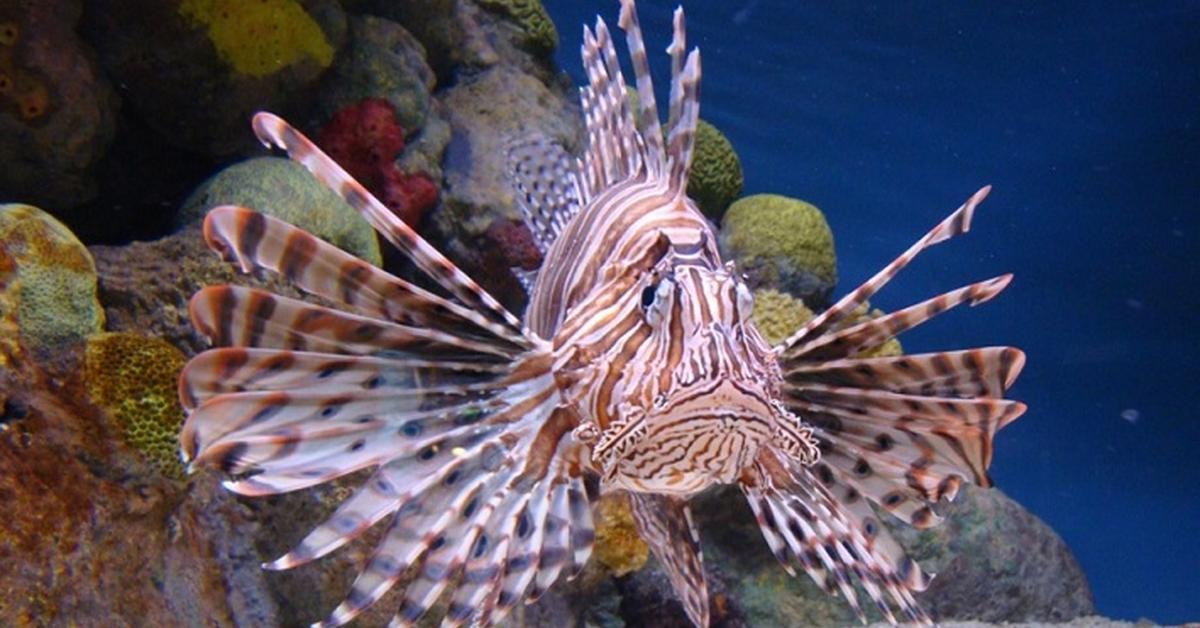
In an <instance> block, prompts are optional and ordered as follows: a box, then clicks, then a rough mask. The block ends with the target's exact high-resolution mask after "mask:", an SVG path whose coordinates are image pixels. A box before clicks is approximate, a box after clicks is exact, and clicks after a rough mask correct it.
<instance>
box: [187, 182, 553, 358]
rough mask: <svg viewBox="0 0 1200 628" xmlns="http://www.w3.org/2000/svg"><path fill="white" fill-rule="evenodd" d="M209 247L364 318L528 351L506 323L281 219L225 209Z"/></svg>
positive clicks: (217, 212) (217, 216)
mask: <svg viewBox="0 0 1200 628" xmlns="http://www.w3.org/2000/svg"><path fill="white" fill-rule="evenodd" d="M204 237H205V240H207V242H208V245H209V247H211V248H212V249H213V250H215V251H217V252H218V253H220V254H221V255H222V257H224V259H225V260H226V261H230V262H235V263H237V264H238V265H239V266H240V267H241V269H242V271H243V272H246V273H252V272H257V271H259V270H260V269H267V270H271V271H273V272H276V273H279V274H281V275H283V276H284V277H287V278H288V279H289V280H291V281H292V282H294V283H295V284H296V286H297V287H299V288H300V289H302V290H304V291H306V292H309V293H311V294H315V295H317V296H320V297H322V298H325V299H328V300H330V301H332V302H335V303H340V304H342V305H345V306H347V307H348V308H351V309H353V310H354V311H355V312H357V313H359V314H362V315H364V316H371V317H374V318H379V319H382V320H386V321H391V322H394V323H401V324H404V325H415V326H423V327H430V328H432V329H437V330H440V331H443V332H446V333H452V334H455V335H458V336H462V337H467V338H477V339H484V340H489V341H492V342H496V343H498V344H500V345H503V346H508V347H510V348H511V349H513V350H515V351H520V350H525V349H528V348H530V346H531V345H530V343H529V342H528V340H526V339H525V337H524V336H523V335H521V334H518V333H515V332H513V331H512V330H511V329H510V328H508V327H506V326H505V325H502V324H499V323H496V322H494V321H492V320H491V319H489V318H488V317H486V316H484V315H482V314H480V313H478V312H476V311H474V310H471V309H468V308H466V307H463V306H462V305H460V304H458V303H456V302H454V301H452V300H449V299H445V298H442V297H440V296H438V295H435V294H433V293H431V292H429V291H427V290H424V289H422V288H419V287H417V286H414V285H413V284H411V283H409V282H407V281H405V280H403V279H400V278H399V277H395V276H393V275H391V274H389V273H387V272H384V271H383V270H380V269H379V268H376V267H374V266H372V265H370V264H368V263H367V262H364V261H363V260H361V259H358V258H357V257H354V256H353V255H350V254H349V253H346V252H345V251H342V250H341V249H339V248H337V247H335V246H332V245H330V244H329V243H327V242H325V241H323V240H321V239H320V238H317V237H315V236H313V235H311V234H309V233H307V232H305V231H303V230H301V229H299V228H297V227H294V226H292V225H290V224H288V223H286V222H283V221H282V220H279V219H277V218H274V217H271V216H267V215H264V214H260V213H258V212H255V211H253V210H250V209H246V208H244V207H236V206H232V205H224V206H221V207H217V208H215V209H213V210H212V211H210V212H209V213H208V215H207V216H206V217H205V219H204Z"/></svg>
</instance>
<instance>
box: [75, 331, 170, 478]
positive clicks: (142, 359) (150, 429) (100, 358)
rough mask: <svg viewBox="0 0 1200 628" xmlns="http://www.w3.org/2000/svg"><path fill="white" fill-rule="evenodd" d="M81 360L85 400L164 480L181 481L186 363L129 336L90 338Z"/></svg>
mask: <svg viewBox="0 0 1200 628" xmlns="http://www.w3.org/2000/svg"><path fill="white" fill-rule="evenodd" d="M85 356H86V357H85V360H84V365H85V366H84V368H85V373H86V374H85V376H84V378H85V382H86V386H87V391H88V398H89V399H91V401H92V403H93V404H95V405H96V406H99V407H100V408H102V409H103V410H104V412H105V413H106V414H107V415H108V416H109V417H110V419H111V420H112V421H113V423H114V424H115V426H116V428H117V431H118V432H119V433H120V437H121V439H122V440H123V441H124V442H125V444H126V445H128V446H130V447H132V448H134V449H136V450H137V451H138V452H140V453H141V454H142V455H143V456H145V457H146V459H147V461H149V462H150V464H151V466H153V467H154V468H155V469H156V470H158V472H160V473H162V474H163V475H166V476H168V477H172V478H176V479H180V478H182V477H183V465H182V464H181V463H180V461H179V428H180V426H181V425H182V422H183V408H182V407H181V406H180V404H179V393H178V382H179V372H180V371H181V370H183V365H184V362H185V361H186V360H187V358H185V357H184V355H183V353H182V352H181V351H180V350H179V349H177V348H175V347H174V346H173V345H170V344H168V343H167V342H165V341H163V340H160V339H158V338H152V337H149V336H143V335H141V334H136V333H131V332H120V333H103V334H96V335H94V336H91V337H89V338H88V341H87V349H86V352H85Z"/></svg>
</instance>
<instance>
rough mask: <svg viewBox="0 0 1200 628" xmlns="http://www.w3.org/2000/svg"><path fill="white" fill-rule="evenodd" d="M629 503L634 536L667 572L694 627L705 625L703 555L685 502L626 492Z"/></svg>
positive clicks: (705, 591) (706, 589) (706, 600)
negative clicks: (636, 532) (647, 547)
mask: <svg viewBox="0 0 1200 628" xmlns="http://www.w3.org/2000/svg"><path fill="white" fill-rule="evenodd" d="M629 504H630V507H631V510H632V513H633V521H634V523H635V524H636V525H637V530H638V535H640V536H641V537H642V540H644V541H646V545H648V546H649V547H650V550H651V551H652V552H654V557H655V558H657V559H658V563H659V565H661V566H662V568H663V571H665V572H667V577H668V578H669V579H670V580H671V586H672V587H673V588H674V589H675V595H677V596H678V597H679V602H680V604H682V605H683V609H684V611H685V612H686V613H687V616H688V618H689V619H691V620H692V623H693V624H695V625H696V626H699V627H700V628H707V627H708V624H709V609H708V584H707V582H706V580H705V578H704V556H703V552H701V551H700V535H699V533H697V531H696V525H695V523H693V521H692V512H691V510H690V509H689V508H688V505H687V502H686V501H684V500H682V499H678V498H674V497H670V496H666V495H657V494H653V493H629Z"/></svg>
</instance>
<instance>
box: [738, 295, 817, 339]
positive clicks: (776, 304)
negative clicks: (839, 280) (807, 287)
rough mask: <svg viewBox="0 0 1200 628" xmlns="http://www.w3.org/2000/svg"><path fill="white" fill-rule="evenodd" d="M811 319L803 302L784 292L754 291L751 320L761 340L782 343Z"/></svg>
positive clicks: (809, 312) (810, 311) (808, 310)
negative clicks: (760, 334)
mask: <svg viewBox="0 0 1200 628" xmlns="http://www.w3.org/2000/svg"><path fill="white" fill-rule="evenodd" d="M812 317H813V313H812V310H810V309H808V308H807V307H805V305H804V301H801V300H800V299H797V298H795V297H793V296H792V295H790V294H787V293H785V292H780V291H778V290H771V289H770V288H762V289H759V290H755V291H754V313H753V314H752V315H751V318H752V319H753V320H754V325H755V326H756V327H758V331H760V332H762V335H763V338H766V339H767V342H769V343H771V344H773V345H774V344H778V343H780V342H783V340H784V339H786V338H787V337H788V336H790V335H792V334H794V333H796V330H797V329H800V327H801V326H802V325H804V324H805V323H807V322H808V321H809V319H811V318H812Z"/></svg>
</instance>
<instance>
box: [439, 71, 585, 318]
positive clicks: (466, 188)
mask: <svg viewBox="0 0 1200 628" xmlns="http://www.w3.org/2000/svg"><path fill="white" fill-rule="evenodd" d="M439 101H440V102H441V104H442V107H443V111H444V112H445V114H446V117H447V120H448V121H449V122H450V127H451V129H452V130H453V136H452V138H451V140H450V144H449V146H447V148H446V157H445V160H444V162H443V164H442V168H443V172H444V184H445V186H444V190H445V191H444V193H443V195H442V203H441V206H440V207H439V208H438V209H437V210H436V211H434V212H433V214H432V215H431V216H430V218H431V220H430V221H429V222H431V223H432V225H431V226H432V228H433V231H434V234H435V235H436V236H437V237H438V239H440V241H442V242H444V243H445V247H446V250H447V252H448V253H449V254H450V255H452V256H454V257H455V258H456V261H457V262H459V263H461V264H462V265H463V266H464V268H465V269H466V270H467V272H468V273H471V274H472V276H473V277H475V279H477V280H479V281H481V282H482V283H483V285H484V286H485V287H486V288H488V289H489V290H492V291H493V294H495V295H497V296H498V297H499V298H500V299H501V300H502V301H504V302H505V305H507V306H508V307H510V308H514V309H515V310H517V311H519V309H520V306H521V304H522V303H523V300H524V291H523V290H521V288H520V286H519V284H517V283H516V280H515V279H514V278H513V276H512V273H511V272H509V270H508V269H507V268H506V267H505V261H504V260H503V259H502V258H500V257H494V258H493V257H486V255H485V254H486V253H487V251H488V250H489V248H495V247H488V246H486V245H487V244H488V243H489V242H490V241H489V240H488V239H487V236H486V234H487V231H488V229H489V228H490V227H491V226H492V224H493V221H495V220H496V219H497V218H501V219H508V220H517V221H522V220H523V217H522V216H521V214H520V212H519V210H518V209H517V207H516V201H515V198H514V196H513V191H512V188H511V187H510V184H509V181H508V175H507V168H508V165H507V163H506V160H505V154H506V151H505V149H506V147H507V145H508V143H509V142H511V141H512V140H513V139H515V138H518V137H521V136H523V135H527V134H529V133H531V132H534V131H537V132H539V133H542V134H543V135H545V136H547V137H549V138H552V139H555V140H557V141H559V142H560V143H562V144H563V145H564V146H567V147H568V148H569V147H573V146H577V145H578V142H579V137H580V128H579V118H578V112H577V111H576V110H575V109H574V107H573V105H571V104H570V103H569V101H568V98H567V96H566V94H565V93H564V92H562V91H561V90H558V89H556V88H551V87H548V86H547V85H546V84H545V83H543V82H541V81H540V80H538V79H536V78H534V77H532V76H529V75H528V74H524V73H522V72H520V71H518V70H516V69H515V68H513V67H511V66H508V65H498V66H496V67H494V68H491V69H490V70H488V71H486V72H483V73H481V74H477V75H474V76H471V77H467V78H464V79H463V80H462V81H461V82H460V83H459V84H457V85H455V86H453V87H451V88H449V89H447V90H446V91H445V92H443V93H442V94H440V95H439Z"/></svg>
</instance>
